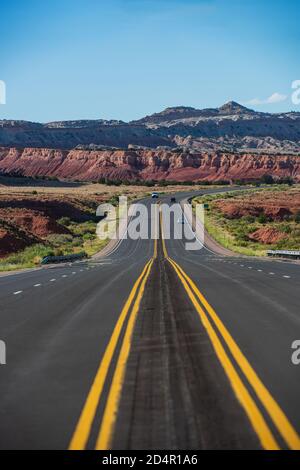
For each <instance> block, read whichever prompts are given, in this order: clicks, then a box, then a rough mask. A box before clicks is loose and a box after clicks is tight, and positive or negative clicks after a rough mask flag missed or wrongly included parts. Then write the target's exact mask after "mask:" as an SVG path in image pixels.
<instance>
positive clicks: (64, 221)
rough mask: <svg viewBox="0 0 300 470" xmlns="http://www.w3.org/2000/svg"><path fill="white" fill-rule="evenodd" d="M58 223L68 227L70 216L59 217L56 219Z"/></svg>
mask: <svg viewBox="0 0 300 470" xmlns="http://www.w3.org/2000/svg"><path fill="white" fill-rule="evenodd" d="M58 223H59V224H61V225H64V226H66V227H68V226H69V225H70V224H71V219H70V217H61V218H60V219H59V220H58Z"/></svg>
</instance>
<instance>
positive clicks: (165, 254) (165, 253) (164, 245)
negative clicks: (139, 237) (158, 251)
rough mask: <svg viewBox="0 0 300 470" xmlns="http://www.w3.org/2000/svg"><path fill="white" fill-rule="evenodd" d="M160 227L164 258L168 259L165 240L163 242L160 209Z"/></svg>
mask: <svg viewBox="0 0 300 470" xmlns="http://www.w3.org/2000/svg"><path fill="white" fill-rule="evenodd" d="M160 227H161V241H162V247H163V253H164V257H165V258H166V259H169V256H168V252H167V248H166V242H165V238H164V228H163V219H162V212H161V211H160Z"/></svg>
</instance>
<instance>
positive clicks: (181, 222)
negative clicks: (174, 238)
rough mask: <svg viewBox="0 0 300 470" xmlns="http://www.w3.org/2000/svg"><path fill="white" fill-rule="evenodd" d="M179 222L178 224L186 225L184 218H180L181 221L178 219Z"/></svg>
mask: <svg viewBox="0 0 300 470" xmlns="http://www.w3.org/2000/svg"><path fill="white" fill-rule="evenodd" d="M177 222H178V223H179V224H184V223H185V220H184V216H182V217H179V219H177Z"/></svg>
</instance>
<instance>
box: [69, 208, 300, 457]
mask: <svg viewBox="0 0 300 470" xmlns="http://www.w3.org/2000/svg"><path fill="white" fill-rule="evenodd" d="M160 224H161V231H162V248H163V254H164V257H165V258H166V259H167V260H168V262H169V263H170V265H171V266H172V267H173V269H174V270H175V272H176V274H177V276H178V278H179V279H180V281H181V283H182V285H183V287H184V289H185V291H186V293H187V295H188V297H189V298H190V300H191V302H192V304H193V305H194V307H195V309H196V311H197V313H198V315H199V317H200V320H201V322H202V324H203V326H204V327H205V329H206V331H207V334H208V336H209V339H210V341H211V344H212V346H213V348H214V351H215V353H216V355H217V357H218V359H219V361H220V363H221V365H222V367H223V369H224V371H225V373H226V375H227V377H228V379H229V381H230V384H231V386H232V388H233V390H234V392H235V394H236V396H237V398H238V400H239V402H240V403H241V405H242V407H243V408H244V410H245V412H246V414H247V416H248V418H249V420H250V422H251V424H252V427H253V429H254V431H255V432H256V434H257V436H258V438H259V440H260V442H261V445H262V447H263V448H264V449H270V450H271V449H272V450H278V449H280V445H279V444H278V442H277V440H278V439H277V438H276V437H275V436H274V433H273V431H272V430H271V428H270V426H269V424H268V423H267V421H266V418H265V416H268V419H269V420H270V421H271V422H272V423H273V425H274V428H275V429H276V431H277V433H278V435H280V436H281V437H282V439H283V441H284V442H285V443H286V445H287V447H288V448H290V449H294V450H295V449H300V437H299V435H298V434H297V432H296V431H295V429H294V428H293V426H292V425H291V423H290V422H289V420H288V418H287V417H286V415H285V414H284V412H283V411H282V409H281V408H280V406H279V405H278V404H277V402H276V401H275V399H274V398H273V397H272V395H271V394H270V392H269V391H268V390H267V388H266V387H265V385H264V384H263V383H262V381H261V380H260V378H259V377H258V375H257V374H256V372H255V371H254V369H253V368H252V366H251V365H250V363H249V362H248V360H247V359H246V357H245V356H244V354H243V353H242V351H241V350H240V348H239V347H238V345H237V344H236V342H235V341H234V339H233V338H232V336H231V335H230V333H229V331H228V330H227V329H226V327H225V325H224V324H223V323H222V321H221V320H220V318H219V316H218V315H217V313H216V312H215V310H214V309H213V308H212V307H211V305H210V304H209V303H208V301H207V300H206V299H205V297H204V296H203V294H202V293H201V292H200V290H199V289H198V287H197V286H196V285H195V283H194V282H193V281H192V279H191V278H190V277H189V276H188V275H187V274H186V273H185V272H184V270H183V269H182V268H181V267H180V266H179V265H178V264H177V263H176V262H175V261H174V260H172V259H171V258H170V257H169V256H168V253H167V249H166V244H165V240H164V237H163V224H162V215H161V213H160ZM156 257H157V240H155V241H154V254H153V257H152V258H151V259H150V260H149V261H148V262H147V263H146V265H145V267H144V269H143V271H142V273H141V275H140V276H139V277H138V279H137V280H136V282H135V284H134V286H133V288H132V290H131V292H130V295H129V297H128V299H127V301H126V303H125V305H124V307H123V309H122V311H121V314H120V316H119V319H118V321H117V323H116V326H115V328H114V331H113V333H112V336H111V338H110V341H109V343H108V345H107V348H106V351H105V353H104V356H103V358H102V361H101V363H100V366H99V368H98V371H97V373H96V376H95V379H94V382H93V384H92V387H91V389H90V391H89V394H88V397H87V399H86V402H85V404H84V407H83V410H82V412H81V415H80V418H79V421H78V423H77V426H76V428H75V431H74V434H73V437H72V439H71V442H70V446H69V449H71V450H83V449H85V448H86V446H87V443H88V440H89V438H90V435H91V430H92V426H93V422H94V419H95V415H96V412H97V409H98V406H99V402H100V399H101V396H102V394H103V388H104V385H105V382H106V379H107V376H108V372H109V369H110V367H111V364H112V361H113V358H114V357H115V355H116V349H117V346H118V344H119V342H120V338H121V335H122V331H124V329H125V333H124V337H123V340H122V342H121V349H120V352H119V354H118V357H117V362H116V366H115V369H114V373H113V377H112V382H111V385H110V387H109V391H108V396H107V400H106V404H105V408H104V413H103V417H102V421H101V426H100V430H99V433H98V436H97V439H96V446H95V448H96V449H102V450H106V449H109V448H110V446H111V442H112V437H113V431H114V427H115V423H116V418H117V412H118V405H119V401H120V397H121V392H122V386H123V382H124V377H125V371H126V364H127V360H128V356H129V353H130V347H131V342H132V335H133V330H134V325H135V321H136V318H137V314H138V311H139V307H140V303H141V300H142V297H143V294H144V291H145V285H146V282H147V279H148V278H149V275H150V272H151V268H152V265H153V262H154V259H155V258H156ZM224 346H226V349H225V347H224ZM227 351H228V352H227ZM236 365H237V366H238V367H237V366H236ZM249 389H250V390H251V394H250V392H249ZM258 404H259V406H258ZM261 409H263V410H264V414H263V413H262V411H261Z"/></svg>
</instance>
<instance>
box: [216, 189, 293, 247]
mask: <svg viewBox="0 0 300 470" xmlns="http://www.w3.org/2000/svg"><path fill="white" fill-rule="evenodd" d="M214 206H215V207H216V208H217V209H218V210H219V211H221V213H222V214H223V215H224V216H225V217H226V218H228V219H241V218H242V217H248V220H249V222H252V220H251V219H252V218H253V219H255V220H259V221H260V222H261V223H262V224H263V225H262V226H261V227H259V228H257V229H256V230H255V231H253V232H250V233H249V234H248V238H249V239H250V240H252V241H257V242H260V243H263V244H274V243H278V242H280V241H281V240H284V239H285V238H287V237H289V233H288V232H283V231H282V230H281V229H282V226H283V224H284V223H285V224H288V223H289V221H291V222H292V223H293V225H295V224H297V222H295V220H296V221H297V220H298V218H299V217H300V190H299V189H291V190H289V191H263V192H261V193H256V194H253V195H251V196H249V195H247V196H237V197H235V198H229V199H220V200H218V201H215V202H214ZM272 223H275V225H274V224H273V225H270V224H272ZM293 229H294V227H293Z"/></svg>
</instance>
